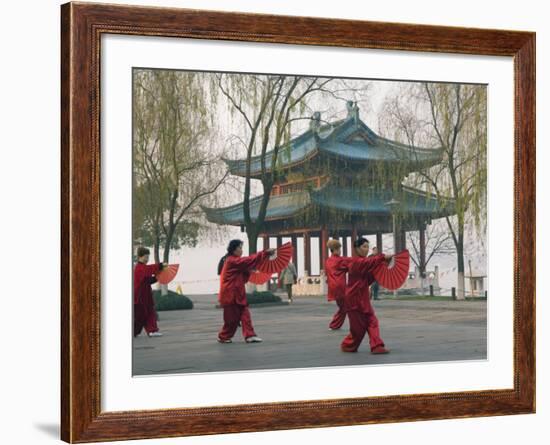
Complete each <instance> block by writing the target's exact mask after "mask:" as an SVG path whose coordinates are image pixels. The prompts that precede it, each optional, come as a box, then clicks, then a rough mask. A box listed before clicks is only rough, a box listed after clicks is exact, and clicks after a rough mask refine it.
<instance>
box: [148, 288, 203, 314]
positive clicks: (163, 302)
mask: <svg viewBox="0 0 550 445" xmlns="http://www.w3.org/2000/svg"><path fill="white" fill-rule="evenodd" d="M153 299H154V300H155V309H156V310H157V311H179V310H181V309H193V302H192V301H191V299H190V298H189V297H186V296H185V295H180V294H178V293H176V292H173V291H171V290H169V291H168V294H167V295H161V293H160V291H159V290H155V291H153Z"/></svg>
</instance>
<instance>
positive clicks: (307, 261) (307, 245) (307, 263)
mask: <svg viewBox="0 0 550 445" xmlns="http://www.w3.org/2000/svg"><path fill="white" fill-rule="evenodd" d="M304 269H305V273H306V275H311V240H310V236H309V232H304Z"/></svg>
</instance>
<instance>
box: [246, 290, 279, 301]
mask: <svg viewBox="0 0 550 445" xmlns="http://www.w3.org/2000/svg"><path fill="white" fill-rule="evenodd" d="M246 299H247V300H248V304H262V303H281V302H282V300H281V297H279V296H277V295H275V294H274V293H272V292H269V291H266V292H258V291H254V292H252V293H251V294H246Z"/></svg>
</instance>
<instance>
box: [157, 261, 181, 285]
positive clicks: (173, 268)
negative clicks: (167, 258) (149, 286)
mask: <svg viewBox="0 0 550 445" xmlns="http://www.w3.org/2000/svg"><path fill="white" fill-rule="evenodd" d="M179 267H180V265H179V264H168V265H167V266H165V267H164V269H162V270H161V271H160V272H159V273H158V274H157V275H156V277H157V281H158V282H159V283H160V284H168V283H169V282H170V281H172V280H173V279H174V277H175V276H176V274H177V273H178V269H179Z"/></svg>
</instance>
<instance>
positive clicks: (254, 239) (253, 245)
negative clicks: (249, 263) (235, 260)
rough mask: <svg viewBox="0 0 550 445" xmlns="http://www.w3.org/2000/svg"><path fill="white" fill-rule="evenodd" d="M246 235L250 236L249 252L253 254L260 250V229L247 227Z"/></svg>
mask: <svg viewBox="0 0 550 445" xmlns="http://www.w3.org/2000/svg"><path fill="white" fill-rule="evenodd" d="M246 236H247V237H248V254H249V255H253V254H255V253H256V252H258V231H257V230H254V229H253V230H249V229H247V230H246Z"/></svg>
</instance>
